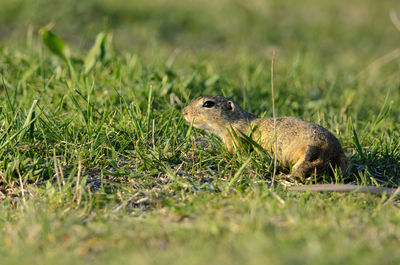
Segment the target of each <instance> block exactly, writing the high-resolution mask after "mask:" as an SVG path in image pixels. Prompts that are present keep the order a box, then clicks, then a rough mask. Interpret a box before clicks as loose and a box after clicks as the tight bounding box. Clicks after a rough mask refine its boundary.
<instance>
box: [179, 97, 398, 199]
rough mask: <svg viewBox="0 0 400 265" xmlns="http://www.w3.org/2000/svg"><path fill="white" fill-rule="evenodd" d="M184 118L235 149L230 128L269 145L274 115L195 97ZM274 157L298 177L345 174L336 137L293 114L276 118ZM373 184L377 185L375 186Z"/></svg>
mask: <svg viewBox="0 0 400 265" xmlns="http://www.w3.org/2000/svg"><path fill="white" fill-rule="evenodd" d="M183 116H184V118H185V119H186V121H187V122H189V123H193V126H194V127H196V128H199V129H203V130H206V131H209V132H211V133H213V134H215V135H217V136H218V137H219V138H220V139H221V140H222V141H223V142H224V144H225V146H226V148H227V150H228V151H229V152H230V153H233V152H234V151H235V148H234V145H235V144H237V143H236V139H235V137H232V132H231V130H232V129H233V130H235V132H236V133H237V132H241V133H243V134H246V135H248V136H249V137H251V138H252V139H253V140H254V141H256V142H257V143H259V144H260V145H261V147H263V148H264V149H267V150H268V149H269V150H272V149H273V142H274V119H273V118H265V119H263V118H259V117H257V116H255V115H253V114H251V113H248V112H246V111H244V110H243V109H242V108H241V107H240V106H239V105H238V104H236V103H235V102H234V101H233V100H231V99H229V98H224V97H215V96H207V97H199V98H197V99H195V100H194V101H193V102H192V103H191V104H190V105H188V106H187V107H186V108H184V110H183ZM241 133H237V135H239V136H240V135H241ZM276 139H277V150H276V157H277V159H278V161H280V162H281V164H282V165H284V166H290V165H292V172H291V176H293V177H302V176H306V175H310V174H313V173H317V174H318V173H322V172H325V171H327V170H331V169H334V168H339V169H340V170H341V171H342V173H343V174H346V172H347V168H348V159H347V157H346V155H345V154H344V151H343V149H342V146H341V145H340V143H339V141H338V139H337V138H336V137H335V136H334V135H333V134H332V133H330V132H329V131H328V130H327V129H325V128H323V127H321V126H319V125H317V124H314V123H311V122H308V121H304V120H301V119H299V118H296V117H279V118H276ZM376 188H377V189H376ZM292 190H310V191H354V190H356V191H361V192H370V193H377V192H382V193H391V194H393V193H395V189H390V188H380V187H371V186H367V187H365V188H360V186H357V185H336V184H319V185H306V186H301V187H293V188H292Z"/></svg>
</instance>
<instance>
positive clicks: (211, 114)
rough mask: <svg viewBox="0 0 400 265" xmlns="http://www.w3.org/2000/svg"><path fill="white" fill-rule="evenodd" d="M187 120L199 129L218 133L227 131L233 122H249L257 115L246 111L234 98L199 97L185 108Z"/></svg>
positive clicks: (184, 112)
mask: <svg viewBox="0 0 400 265" xmlns="http://www.w3.org/2000/svg"><path fill="white" fill-rule="evenodd" d="M183 116H184V118H185V119H186V121H187V122H189V123H192V122H193V126H194V127H196V128H199V129H203V130H207V131H210V132H212V133H215V134H217V135H219V136H220V135H221V134H224V133H226V130H227V129H228V128H229V127H230V126H231V125H233V124H235V123H239V122H246V123H247V122H248V120H249V119H251V118H253V117H255V116H253V115H252V114H250V113H247V112H245V111H244V110H243V109H242V108H241V107H240V106H239V105H238V104H236V103H235V102H234V101H233V100H232V99H229V98H224V97H212V96H207V97H199V98H197V99H195V100H194V101H193V102H192V103H190V104H189V105H188V106H187V107H186V108H184V110H183Z"/></svg>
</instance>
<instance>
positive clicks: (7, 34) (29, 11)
mask: <svg viewBox="0 0 400 265" xmlns="http://www.w3.org/2000/svg"><path fill="white" fill-rule="evenodd" d="M399 5H400V3H399V2H398V1H397V0H386V1H375V0H353V1H344V0H340V1H333V0H332V1H319V0H305V1H279V0H270V1H264V0H249V1H239V0H220V1H210V0H206V1H201V0H192V1H178V0H170V1H167V0H153V1H147V0H136V1H124V0H113V1H111V0H86V1H79V0H64V1H61V0H52V1H50V0H36V1H29V0H2V1H1V2H0V40H1V41H3V42H4V41H10V42H17V43H21V41H22V40H23V39H25V36H26V35H27V32H29V30H33V32H34V33H36V32H37V30H38V29H39V28H40V27H43V26H44V25H46V24H48V23H50V22H54V23H55V28H54V31H55V32H57V33H58V34H59V35H61V37H62V38H63V39H65V40H67V41H69V42H70V43H73V44H74V45H75V46H78V47H82V48H85V47H87V46H88V44H90V43H91V42H92V41H93V38H94V36H95V34H96V33H98V32H99V31H102V30H105V29H106V30H109V31H112V32H113V33H114V40H115V46H116V47H117V49H119V50H132V49H138V47H149V46H150V47H151V46H152V45H155V44H156V45H162V46H166V47H183V48H190V49H204V48H213V49H226V48H232V49H251V50H254V51H255V52H256V51H259V50H264V49H266V48H268V47H271V46H277V47H279V49H280V50H283V51H284V53H290V52H292V51H293V50H298V49H299V48H302V49H306V50H316V51H318V52H319V53H320V55H321V56H323V58H325V59H327V60H328V59H329V60H333V61H335V60H338V59H342V58H343V57H346V59H347V60H349V61H357V58H355V57H354V55H352V56H351V55H349V54H353V53H354V52H355V51H356V52H357V54H359V55H360V57H362V58H365V61H364V63H366V62H369V60H373V59H375V58H376V57H377V56H380V55H382V54H384V53H385V52H388V50H390V49H394V48H396V47H398V46H399V43H400V33H399V32H398V31H397V30H396V29H395V27H394V26H393V25H392V23H391V21H390V19H389V12H390V10H394V11H398V12H400V6H399ZM360 63H363V62H360Z"/></svg>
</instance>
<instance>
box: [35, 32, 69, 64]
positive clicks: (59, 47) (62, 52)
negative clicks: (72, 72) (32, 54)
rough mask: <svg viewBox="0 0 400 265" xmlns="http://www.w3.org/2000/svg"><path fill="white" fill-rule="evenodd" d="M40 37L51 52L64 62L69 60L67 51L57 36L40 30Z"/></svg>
mask: <svg viewBox="0 0 400 265" xmlns="http://www.w3.org/2000/svg"><path fill="white" fill-rule="evenodd" d="M42 36H43V41H44V43H45V44H46V46H47V48H49V50H50V51H51V52H53V53H54V54H55V55H57V56H59V57H60V58H62V59H63V60H65V61H67V60H68V59H69V56H70V53H69V49H68V47H67V45H65V43H64V42H63V40H62V39H61V38H60V37H59V36H57V35H56V34H54V33H53V32H51V31H49V30H47V29H45V28H42Z"/></svg>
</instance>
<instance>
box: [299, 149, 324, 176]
mask: <svg viewBox="0 0 400 265" xmlns="http://www.w3.org/2000/svg"><path fill="white" fill-rule="evenodd" d="M303 150H304V149H303ZM321 152H322V149H321V147H319V146H313V145H308V146H307V147H306V150H305V152H304V151H303V156H302V158H301V159H299V160H298V161H297V162H296V163H295V164H294V166H293V167H292V173H291V176H293V177H304V176H308V175H310V174H313V173H315V172H319V171H320V169H321V167H323V165H322V164H323V161H322V160H321Z"/></svg>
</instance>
